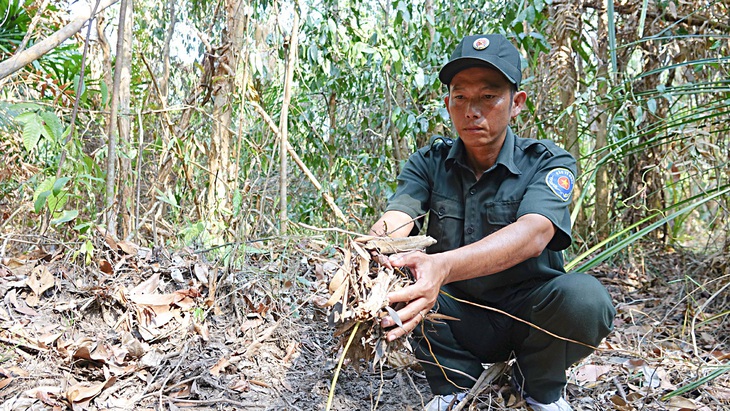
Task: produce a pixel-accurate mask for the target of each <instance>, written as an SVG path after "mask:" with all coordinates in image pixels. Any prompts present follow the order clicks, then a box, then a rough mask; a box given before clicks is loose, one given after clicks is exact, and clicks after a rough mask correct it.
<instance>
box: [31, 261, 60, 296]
mask: <svg viewBox="0 0 730 411" xmlns="http://www.w3.org/2000/svg"><path fill="white" fill-rule="evenodd" d="M25 283H26V285H27V286H28V287H30V289H31V290H33V292H34V293H35V295H37V296H39V297H40V296H41V295H43V293H44V292H45V291H46V290H48V289H49V288H52V287H53V285H54V283H55V279H54V278H53V274H51V272H50V271H49V270H48V267H46V266H45V265H39V266H38V267H36V268H34V269H33V271H32V272H31V273H30V275H29V276H28V279H27V280H26V281H25Z"/></svg>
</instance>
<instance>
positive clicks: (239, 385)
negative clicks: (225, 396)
mask: <svg viewBox="0 0 730 411" xmlns="http://www.w3.org/2000/svg"><path fill="white" fill-rule="evenodd" d="M230 388H231V389H232V390H234V391H238V392H248V391H249V390H250V389H251V384H249V383H248V381H246V380H244V379H243V378H240V379H238V380H236V381H234V382H233V383H232V384H231V385H230Z"/></svg>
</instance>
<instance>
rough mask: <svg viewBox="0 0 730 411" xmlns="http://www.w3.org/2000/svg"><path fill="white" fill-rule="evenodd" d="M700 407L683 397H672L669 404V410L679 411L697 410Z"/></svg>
mask: <svg viewBox="0 0 730 411" xmlns="http://www.w3.org/2000/svg"><path fill="white" fill-rule="evenodd" d="M700 407H701V405H699V404H697V403H696V402H694V401H692V400H690V399H689V398H683V397H672V398H670V399H669V403H668V404H667V408H669V409H670V410H677V411H685V410H686V411H690V410H696V409H698V408H700Z"/></svg>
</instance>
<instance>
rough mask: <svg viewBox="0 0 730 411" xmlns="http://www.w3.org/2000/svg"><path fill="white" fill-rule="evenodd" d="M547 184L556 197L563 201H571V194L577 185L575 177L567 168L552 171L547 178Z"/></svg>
mask: <svg viewBox="0 0 730 411" xmlns="http://www.w3.org/2000/svg"><path fill="white" fill-rule="evenodd" d="M545 183H547V186H548V187H550V190H552V192H553V193H555V195H556V196H558V197H560V199H561V200H563V201H568V200H569V199H570V194H571V193H572V192H573V185H574V184H575V177H573V173H571V172H570V170H568V169H567V168H556V169H553V170H550V172H549V173H548V174H547V176H546V177H545Z"/></svg>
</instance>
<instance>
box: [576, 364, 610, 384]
mask: <svg viewBox="0 0 730 411" xmlns="http://www.w3.org/2000/svg"><path fill="white" fill-rule="evenodd" d="M609 371H611V367H610V366H608V365H596V364H586V365H584V366H582V367H580V368H578V369H577V370H575V379H576V381H578V384H579V385H584V384H586V383H589V382H596V381H598V378H599V377H600V376H602V375H604V374H606V373H608V372H609Z"/></svg>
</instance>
